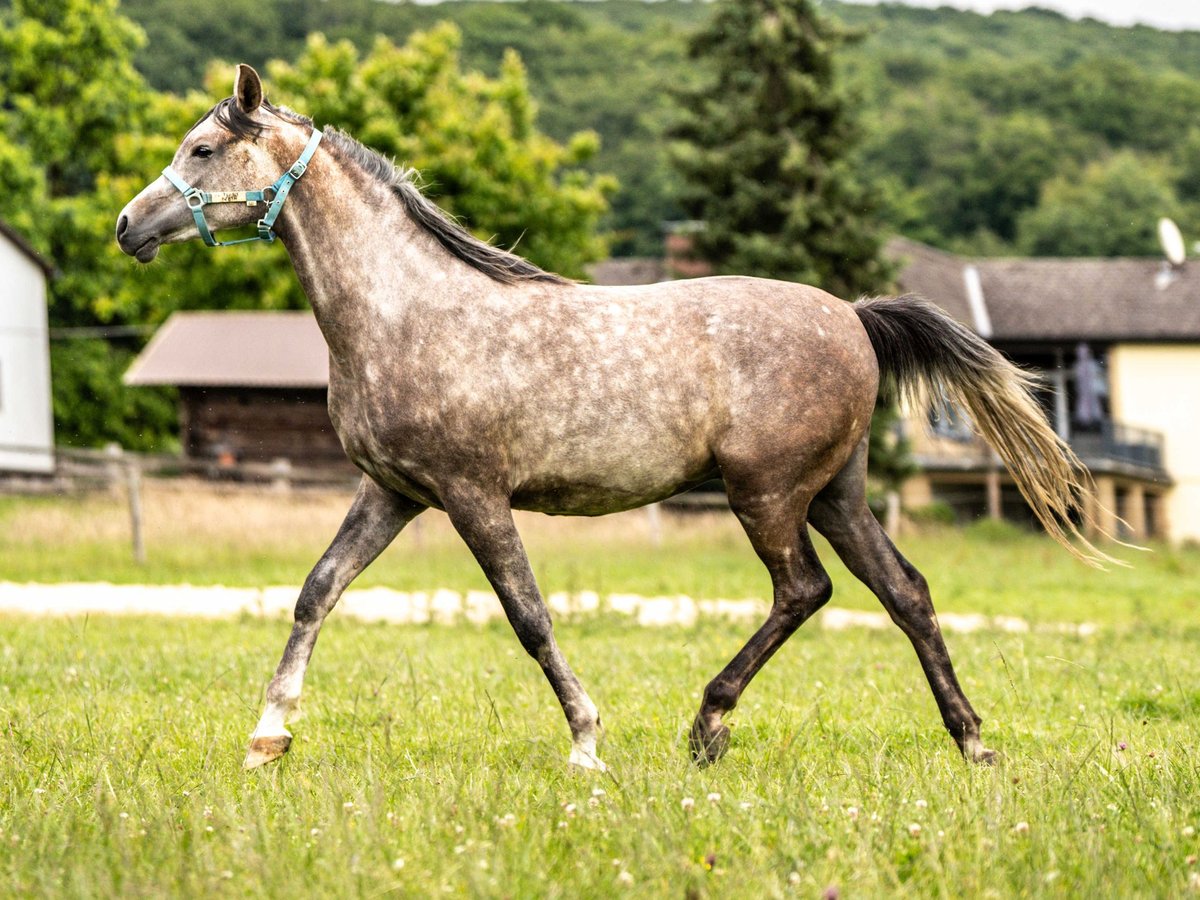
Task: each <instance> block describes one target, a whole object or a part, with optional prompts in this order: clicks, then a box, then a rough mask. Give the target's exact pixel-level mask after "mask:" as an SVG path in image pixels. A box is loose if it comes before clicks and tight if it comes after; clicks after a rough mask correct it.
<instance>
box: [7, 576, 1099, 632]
mask: <svg viewBox="0 0 1200 900" xmlns="http://www.w3.org/2000/svg"><path fill="white" fill-rule="evenodd" d="M298 592H299V588H296V587H267V588H229V587H196V586H192V585H129V584H106V583H82V584H81V583H66V584H14V583H12V582H0V614H16V615H39V616H79V615H85V614H88V615H98V614H105V615H156V616H192V617H197V618H230V617H233V616H238V615H246V614H248V615H256V616H273V617H285V616H287V617H290V615H291V611H292V607H293V606H294V605H295V602H296V595H297V593H298ZM547 603H548V604H549V606H550V609H551V611H552V612H554V613H555V614H556V615H557V616H560V617H561V616H570V615H572V614H581V613H583V614H586V613H594V612H601V611H611V612H616V613H620V614H623V615H627V616H631V617H633V618H636V619H637V621H638V623H639V624H641V625H646V626H667V625H683V626H688V625H693V624H695V623H696V622H697V620H699V619H701V618H706V619H707V618H719V619H725V620H729V621H741V622H761V621H762V620H763V618H764V617H765V616H766V613H767V606H768V604H767V602H766V601H764V600H758V599H745V600H696V599H693V598H692V597H686V596H672V597H643V596H640V595H638V594H609V595H607V596H606V597H601V596H600V595H599V594H596V593H594V592H591V591H583V592H580V593H576V594H567V593H562V592H560V593H555V594H551V595H550V596H549V597H548V598H547ZM337 614H338V615H344V616H346V615H348V616H351V617H353V618H356V619H361V620H362V621H365V622H397V623H408V624H426V623H429V622H433V623H437V624H446V625H453V624H456V623H459V622H462V621H467V622H474V623H483V622H487V621H490V620H492V619H498V618H502V617H503V615H504V613H503V611H502V610H501V608H500V603H499V601H497V600H496V597H495V595H494V594H492V593H490V592H487V591H468V592H467V593H466V594H461V593H459V592H458V591H450V590H438V591H415V592H411V593H410V592H404V591H393V590H390V589H389V588H367V589H365V590H350V591H347V592H346V593H345V594H344V595H343V597H342V600H341V602H340V603H339V604H338V612H337ZM938 620H939V621H940V622H941V625H942V629H943V630H944V631H950V632H959V633H965V632H974V631H988V630H990V631H1002V632H1010V633H1021V632H1028V631H1032V630H1034V628H1033V626H1031V625H1030V623H1029V622H1027V621H1026V620H1025V619H1021V618H1017V617H1014V616H984V615H980V614H978V613H969V614H964V613H941V614H939V615H938ZM818 623H819V624H820V625H821V627H823V628H827V629H830V630H834V631H840V630H842V629H845V628H873V629H883V628H893V627H895V626H893V625H892V622H891V620H890V619H889V618H888V617H887V614H886V613H884V612H881V611H871V612H865V611H859V610H851V609H842V608H840V607H836V606H834V607H826V608H825V609H824V610H822V611H821V613H820V615H819V617H818ZM1037 630H1038V631H1051V632H1060V633H1066V634H1079V635H1082V636H1086V635H1089V634H1094V633H1095V632H1097V631H1098V630H1099V626H1097V625H1096V624H1094V623H1091V622H1083V623H1050V624H1039V625H1038V626H1037Z"/></svg>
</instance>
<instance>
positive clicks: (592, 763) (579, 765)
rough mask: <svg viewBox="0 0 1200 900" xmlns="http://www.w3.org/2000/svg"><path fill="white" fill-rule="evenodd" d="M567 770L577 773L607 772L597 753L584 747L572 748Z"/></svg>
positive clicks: (606, 767)
mask: <svg viewBox="0 0 1200 900" xmlns="http://www.w3.org/2000/svg"><path fill="white" fill-rule="evenodd" d="M567 768H568V769H570V770H571V771H575V772H607V771H608V766H606V765H605V764H604V763H603V761H601V759H600V757H598V756H597V755H596V754H595V753H592V752H590V751H588V750H585V749H584V748H582V747H572V748H571V755H570V756H569V757H568V758H567Z"/></svg>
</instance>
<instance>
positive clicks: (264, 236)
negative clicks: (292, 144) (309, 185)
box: [162, 128, 321, 247]
mask: <svg viewBox="0 0 1200 900" xmlns="http://www.w3.org/2000/svg"><path fill="white" fill-rule="evenodd" d="M320 143H321V131H320V129H317V128H314V129H313V130H312V135H311V136H310V137H309V139H308V143H307V144H305V145H304V151H303V152H302V153H301V154H300V157H299V159H297V160H296V161H295V162H294V163H292V165H291V166H290V167H289V168H288V170H287V171H286V172H284V173H283V174H282V175H280V176H279V177H278V178H276V179H275V183H274V184H272V185H271V186H270V187H266V188H263V189H262V190H261V191H211V192H210V191H202V190H200V189H199V188H194V187H192V186H191V185H190V184H188V183H187V182H186V181H184V180H183V179H182V178H180V177H179V173H178V172H176V171H175V170H174V169H172V168H171V167H170V166H167V167H166V168H165V169H163V172H162V173H163V175H164V176H165V177H166V179H167V181H169V182H171V184H172V185H173V186H174V187H175V188H176V190H178V191H179V193H181V194H183V199H184V202H185V203H187V205H188V209H190V210H191V211H192V218H193V219H195V220H196V228H198V229H199V231H200V237H202V238H204V243H205V244H207V245H208V246H209V247H228V246H231V245H232V244H245V243H249V242H250V241H266V242H267V243H268V244H269V243H271V241H273V240H275V232H273V231H272V230H271V229H272V228H274V227H275V220H276V219H278V218H279V213H280V212H281V211H282V210H283V202H284V201H285V200H287V196H288V194H289V193H290V192H291V190H292V185H293V184H295V183H296V182H297V181H299V180H300V176H301V175H303V174H304V173H305V172H306V171H308V163H309V161H310V160H311V159H312V158H313V154H314V153H316V152H317V145H318V144H320ZM268 194H270V197H269V198H268V196H267V195H268ZM209 203H245V204H246V205H247V206H257V205H258V204H259V203H266V204H268V206H267V214H266V215H265V216H263V217H262V218H261V219H259V220H258V234H256V235H255V236H254V237H248V238H238V239H237V240H236V241H218V240H217V239H216V238H215V237H213V233H212V231H211V230H210V229H209V227H208V221H207V220H206V219H205V218H204V207H205V206H207V205H208V204H209Z"/></svg>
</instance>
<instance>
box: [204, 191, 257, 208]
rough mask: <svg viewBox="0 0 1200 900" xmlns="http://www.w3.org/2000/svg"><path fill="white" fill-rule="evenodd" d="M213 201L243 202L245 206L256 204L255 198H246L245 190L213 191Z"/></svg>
mask: <svg viewBox="0 0 1200 900" xmlns="http://www.w3.org/2000/svg"><path fill="white" fill-rule="evenodd" d="M211 197H212V202H213V203H245V204H246V205H247V206H257V205H258V201H257V200H249V199H247V198H246V192H245V191H213V193H212V194H211Z"/></svg>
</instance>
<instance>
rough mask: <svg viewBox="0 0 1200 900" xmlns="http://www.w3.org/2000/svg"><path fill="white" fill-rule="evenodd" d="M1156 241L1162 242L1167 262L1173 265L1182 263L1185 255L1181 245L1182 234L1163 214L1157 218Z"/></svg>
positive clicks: (1185, 251) (1185, 252)
mask: <svg viewBox="0 0 1200 900" xmlns="http://www.w3.org/2000/svg"><path fill="white" fill-rule="evenodd" d="M1158 242H1159V243H1160V244H1162V248H1163V253H1165V254H1166V257H1167V262H1169V263H1170V264H1171V265H1173V266H1182V265H1183V261H1184V259H1185V258H1186V257H1187V250H1186V249H1184V245H1183V235H1182V234H1180V233H1179V226H1178V225H1176V224H1175V223H1174V222H1172V221H1171V220H1170V219H1168V218H1166V217H1165V216H1164V217H1163V218H1161V219H1159V220H1158Z"/></svg>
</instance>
